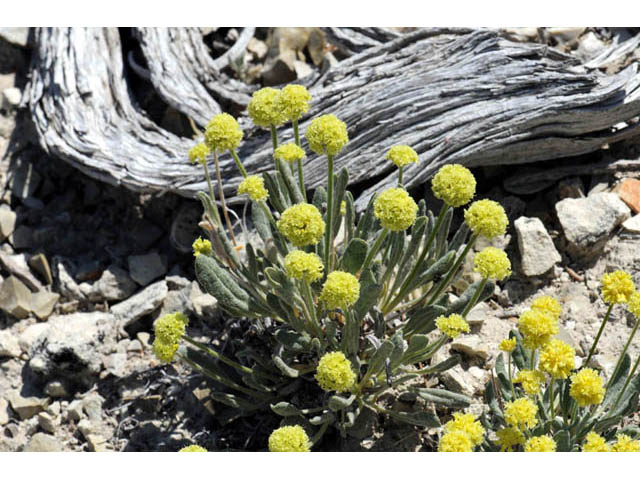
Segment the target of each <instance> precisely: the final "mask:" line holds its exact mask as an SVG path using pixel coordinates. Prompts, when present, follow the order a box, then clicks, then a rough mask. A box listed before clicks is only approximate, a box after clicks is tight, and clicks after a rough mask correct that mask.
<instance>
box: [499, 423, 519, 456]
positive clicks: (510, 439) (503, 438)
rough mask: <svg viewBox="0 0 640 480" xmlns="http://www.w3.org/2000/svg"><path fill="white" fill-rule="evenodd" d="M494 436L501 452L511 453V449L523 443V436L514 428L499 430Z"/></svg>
mask: <svg viewBox="0 0 640 480" xmlns="http://www.w3.org/2000/svg"><path fill="white" fill-rule="evenodd" d="M496 435H497V436H498V441H497V443H498V445H500V450H501V451H503V452H505V451H507V452H511V451H512V450H513V447H515V446H516V445H522V444H523V443H524V434H523V433H522V432H521V431H520V430H518V429H517V428H514V427H505V428H501V429H500V430H498V431H497V432H496Z"/></svg>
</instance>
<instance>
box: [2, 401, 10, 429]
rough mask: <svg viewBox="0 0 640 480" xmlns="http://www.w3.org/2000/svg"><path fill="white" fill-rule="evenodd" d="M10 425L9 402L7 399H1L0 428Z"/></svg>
mask: <svg viewBox="0 0 640 480" xmlns="http://www.w3.org/2000/svg"><path fill="white" fill-rule="evenodd" d="M7 423H9V402H8V401H7V399H6V398H2V397H0V426H4V425H6V424H7Z"/></svg>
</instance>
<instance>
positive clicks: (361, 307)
mask: <svg viewBox="0 0 640 480" xmlns="http://www.w3.org/2000/svg"><path fill="white" fill-rule="evenodd" d="M380 292H382V285H376V284H373V285H372V284H366V285H361V286H360V297H359V298H358V301H357V302H356V304H355V305H354V306H353V315H354V317H355V318H356V320H357V321H359V322H361V321H362V320H363V319H364V317H365V315H366V314H367V312H368V311H369V310H371V309H372V308H373V307H374V306H375V305H376V304H377V303H378V299H379V298H380Z"/></svg>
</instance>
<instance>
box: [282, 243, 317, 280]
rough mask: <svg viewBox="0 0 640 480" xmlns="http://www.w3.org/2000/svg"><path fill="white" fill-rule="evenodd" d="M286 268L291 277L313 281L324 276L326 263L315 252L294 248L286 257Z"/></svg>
mask: <svg viewBox="0 0 640 480" xmlns="http://www.w3.org/2000/svg"><path fill="white" fill-rule="evenodd" d="M284 268H285V270H286V271H287V275H289V276H290V277H291V278H296V279H298V280H304V281H305V282H307V283H313V282H315V281H316V280H320V279H321V278H322V272H323V271H324V265H322V260H320V257H319V256H318V255H316V254H315V253H306V252H303V251H302V250H292V251H291V252H289V253H288V254H287V256H286V257H284Z"/></svg>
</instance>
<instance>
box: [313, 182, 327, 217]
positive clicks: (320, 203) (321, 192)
mask: <svg viewBox="0 0 640 480" xmlns="http://www.w3.org/2000/svg"><path fill="white" fill-rule="evenodd" d="M311 203H313V206H314V207H316V208H317V209H318V210H319V211H320V212H323V211H324V209H325V208H326V206H327V191H326V190H325V189H324V187H318V188H316V191H315V192H314V193H313V200H311Z"/></svg>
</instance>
